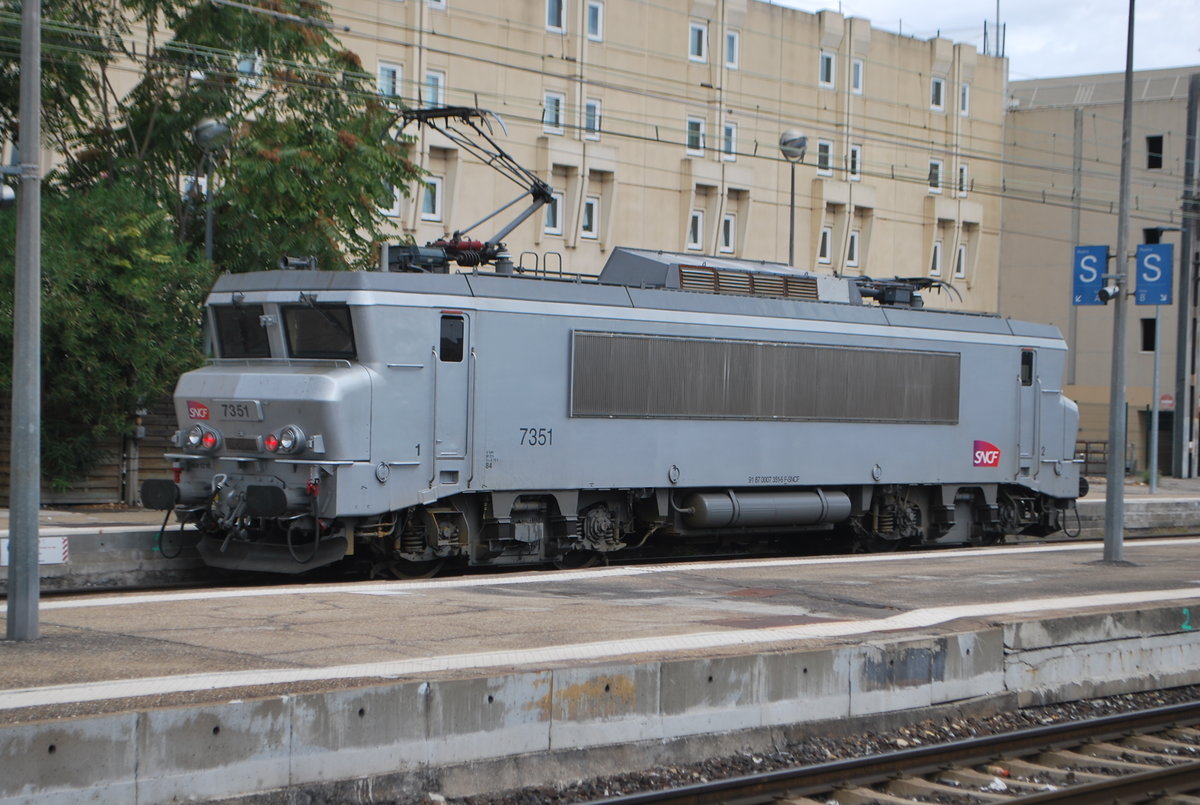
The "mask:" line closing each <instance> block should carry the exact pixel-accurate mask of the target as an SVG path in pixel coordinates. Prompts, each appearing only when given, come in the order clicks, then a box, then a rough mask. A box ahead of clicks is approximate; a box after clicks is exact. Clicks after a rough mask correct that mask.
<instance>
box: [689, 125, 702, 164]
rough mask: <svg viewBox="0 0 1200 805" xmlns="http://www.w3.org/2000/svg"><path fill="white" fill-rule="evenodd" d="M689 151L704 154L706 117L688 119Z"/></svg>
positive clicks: (698, 154)
mask: <svg viewBox="0 0 1200 805" xmlns="http://www.w3.org/2000/svg"><path fill="white" fill-rule="evenodd" d="M687 152H688V153H689V154H692V155H694V156H703V155H704V118H702V117H689V118H688V119H687Z"/></svg>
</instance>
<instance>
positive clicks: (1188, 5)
mask: <svg viewBox="0 0 1200 805" xmlns="http://www.w3.org/2000/svg"><path fill="white" fill-rule="evenodd" d="M768 1H769V2H772V3H774V4H776V5H785V6H791V7H793V8H799V9H802V10H804V11H820V10H822V9H827V8H828V9H833V10H835V11H837V10H840V11H841V12H842V13H843V14H845V15H846V16H847V17H866V18H867V19H869V20H871V24H872V25H873V26H874V27H875V28H881V29H883V30H885V31H892V32H901V33H904V34H907V35H911V36H916V37H918V38H921V39H929V38H932V37H934V36H936V35H937V34H938V32H939V31H940V32H941V35H942V36H943V37H946V38H947V39H952V40H954V41H955V42H963V43H971V44H974V45H975V46H976V47H977V48H979V49H980V50H981V51H982V49H983V21H984V20H985V19H986V20H987V21H988V32H989V33H988V38H989V49H991V48H992V47H994V44H993V40H992V39H991V37H992V29H993V28H994V27H995V21H996V0H952V1H951V2H946V0H845V2H841V3H839V2H837V0H832V2H821V0H768ZM1128 18H1129V3H1128V2H1127V0H1001V2H1000V22H1001V24H1007V26H1008V28H1007V38H1006V48H1005V55H1006V56H1008V61H1009V78H1010V79H1011V80H1013V81H1020V80H1022V79H1026V78H1049V77H1053V76H1067V75H1085V74H1088V73H1119V72H1123V71H1124V70H1125V36H1126V27H1125V26H1126V21H1127V20H1128ZM1133 29H1134V45H1133V67H1134V69H1135V70H1151V69H1157V68H1161V67H1193V66H1200V0H1137V3H1136V16H1135V19H1134V26H1133ZM992 52H993V53H994V52H995V51H994V50H992Z"/></svg>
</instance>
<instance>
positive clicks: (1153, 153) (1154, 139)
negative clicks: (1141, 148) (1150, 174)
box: [1146, 134, 1163, 171]
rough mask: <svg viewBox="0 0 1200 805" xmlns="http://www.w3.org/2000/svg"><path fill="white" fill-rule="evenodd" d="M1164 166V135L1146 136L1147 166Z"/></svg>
mask: <svg viewBox="0 0 1200 805" xmlns="http://www.w3.org/2000/svg"><path fill="white" fill-rule="evenodd" d="M1162 166H1163V136H1162V135H1161V134H1152V135H1150V136H1149V137H1147V138H1146V168H1147V169H1148V170H1152V171H1153V170H1161V169H1162Z"/></svg>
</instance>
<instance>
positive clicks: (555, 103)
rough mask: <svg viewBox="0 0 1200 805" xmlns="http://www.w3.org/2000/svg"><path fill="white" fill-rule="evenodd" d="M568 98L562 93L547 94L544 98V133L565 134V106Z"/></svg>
mask: <svg viewBox="0 0 1200 805" xmlns="http://www.w3.org/2000/svg"><path fill="white" fill-rule="evenodd" d="M566 102H567V96H565V95H563V94H562V93H561V92H547V93H545V94H544V95H543V96H542V131H544V132H546V133H547V134H562V133H563V106H565V105H566Z"/></svg>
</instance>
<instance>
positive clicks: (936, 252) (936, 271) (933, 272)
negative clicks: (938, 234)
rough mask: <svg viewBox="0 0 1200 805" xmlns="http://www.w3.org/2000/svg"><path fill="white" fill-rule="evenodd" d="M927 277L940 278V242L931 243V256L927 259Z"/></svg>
mask: <svg viewBox="0 0 1200 805" xmlns="http://www.w3.org/2000/svg"><path fill="white" fill-rule="evenodd" d="M929 276H931V277H940V276H942V242H941V241H940V240H935V241H934V242H933V255H932V256H931V257H930V258H929Z"/></svg>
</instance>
